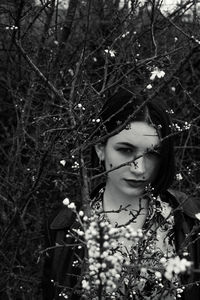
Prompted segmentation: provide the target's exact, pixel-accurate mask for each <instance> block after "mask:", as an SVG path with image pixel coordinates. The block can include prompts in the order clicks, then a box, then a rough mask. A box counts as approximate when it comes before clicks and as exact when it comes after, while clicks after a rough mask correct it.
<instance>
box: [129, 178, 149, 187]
mask: <svg viewBox="0 0 200 300" xmlns="http://www.w3.org/2000/svg"><path fill="white" fill-rule="evenodd" d="M124 180H125V182H126V183H127V184H128V185H129V186H131V187H140V186H144V185H145V183H146V181H144V180H132V179H124Z"/></svg>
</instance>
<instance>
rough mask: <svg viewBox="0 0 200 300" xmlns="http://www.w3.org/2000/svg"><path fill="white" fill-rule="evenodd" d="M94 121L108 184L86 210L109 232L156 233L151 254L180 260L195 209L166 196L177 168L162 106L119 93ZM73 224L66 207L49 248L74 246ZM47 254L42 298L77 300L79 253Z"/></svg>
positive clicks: (198, 256) (195, 251)
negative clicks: (116, 229)
mask: <svg viewBox="0 0 200 300" xmlns="http://www.w3.org/2000/svg"><path fill="white" fill-rule="evenodd" d="M99 118H100V120H101V122H100V124H99V125H98V127H97V129H96V131H95V132H96V136H98V137H99V136H100V138H99V139H98V141H97V142H96V145H95V147H94V148H95V153H96V155H97V157H98V159H99V162H100V164H101V165H103V166H104V172H103V173H105V174H106V179H105V182H103V183H101V184H100V185H98V186H97V188H95V190H94V191H93V192H92V195H91V199H92V202H91V209H92V210H93V211H95V213H97V214H99V215H100V216H101V217H102V216H103V218H104V219H106V220H107V221H108V222H109V223H110V224H111V225H112V226H113V227H125V226H127V225H130V226H131V227H132V228H133V229H134V230H136V231H137V230H138V229H139V230H143V231H145V230H147V229H148V230H152V231H153V230H154V231H155V239H154V244H155V249H157V250H158V249H159V253H162V254H163V255H165V254H166V253H167V254H169V253H171V254H172V253H177V254H181V253H182V248H181V247H182V245H183V243H184V240H185V237H186V235H188V233H189V232H190V231H191V229H192V228H193V226H194V224H197V219H196V218H195V215H196V214H197V213H198V212H199V211H200V209H199V207H197V204H196V203H195V201H194V200H189V199H188V198H187V196H186V195H185V194H183V193H180V192H175V191H170V190H169V188H170V185H171V184H172V182H173V179H174V175H175V162H174V151H173V134H172V131H171V128H172V126H171V122H170V119H169V116H168V113H167V112H166V110H165V109H164V108H163V107H162V105H161V103H160V102H158V101H150V102H148V101H146V102H145V98H144V96H138V95H137V97H136V96H135V95H134V93H133V92H132V91H130V90H125V89H123V90H120V91H118V92H117V93H116V94H115V95H114V96H112V97H111V98H110V99H108V100H107V102H106V103H105V105H104V106H103V108H102V111H101V113H100V116H99ZM96 178H99V177H98V176H96ZM149 191H150V192H149ZM152 199H153V200H152ZM152 201H153V202H152ZM180 207H181V209H179V208H180ZM170 216H172V217H171V218H170ZM76 223H77V222H76V220H75V214H74V213H72V211H71V210H69V209H68V208H67V207H66V208H63V209H62V210H61V212H60V213H59V214H58V215H56V217H55V218H53V219H52V221H51V222H50V225H49V234H48V236H49V239H50V245H52V246H54V245H55V243H57V244H59V245H63V244H65V245H69V244H73V239H72V238H71V237H69V236H67V237H66V233H67V231H68V230H69V229H70V228H75V227H76V226H77V224H76ZM193 239H195V237H194V236H193ZM119 243H120V245H121V246H122V249H128V250H129V251H130V250H131V247H132V244H131V241H130V240H127V239H125V238H123V237H122V238H121V239H120V240H119ZM199 249H200V248H199V241H198V240H197V241H195V242H194V243H190V246H189V249H188V251H189V252H190V256H189V259H190V260H192V261H193V263H194V268H195V269H198V268H199V266H200V253H199V251H200V250H199ZM140 250H141V249H140ZM48 255H49V257H48V259H47V260H46V262H45V268H44V287H43V290H44V299H48V300H50V299H64V298H65V297H66V298H67V297H68V298H67V299H79V298H80V295H78V294H77V293H76V288H77V285H78V284H79V282H78V279H79V275H80V274H81V267H80V266H76V265H75V264H74V261H75V258H76V257H77V256H79V257H81V258H83V257H84V251H83V250H82V249H77V248H73V247H69V246H65V247H57V248H53V249H52V250H50V251H48ZM185 280H186V279H185ZM197 280H199V275H198V273H194V272H193V273H192V274H191V276H190V278H187V282H195V281H197ZM64 286H65V287H68V289H66V291H67V292H66V294H67V295H68V296H65V292H64V293H62V292H61V291H63V287H64ZM148 289H149V287H148ZM123 292H124V291H122V290H121V291H120V293H121V294H122V298H119V295H118V296H116V299H125V298H123V297H125V296H123ZM148 292H149V291H148ZM192 296H193V298H194V299H199V298H200V293H199V288H198V287H197V286H196V285H191V287H190V288H188V289H186V290H185V292H184V293H183V294H182V299H186V300H187V299H189V298H190V297H192ZM127 299H128V298H127ZM132 299H133V298H132ZM163 299H164V298H163ZM166 299H173V298H166Z"/></svg>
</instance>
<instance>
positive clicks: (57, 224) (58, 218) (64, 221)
mask: <svg viewBox="0 0 200 300" xmlns="http://www.w3.org/2000/svg"><path fill="white" fill-rule="evenodd" d="M75 218H76V215H75V213H74V212H73V211H72V210H71V209H69V208H68V207H66V206H64V207H62V208H61V209H60V211H59V212H58V213H57V214H56V215H55V216H54V217H53V218H52V219H51V221H50V224H49V227H50V229H52V230H60V229H66V228H70V227H71V226H72V224H73V223H74V221H75Z"/></svg>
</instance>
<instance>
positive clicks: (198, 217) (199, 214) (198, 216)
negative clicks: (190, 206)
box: [195, 212, 200, 221]
mask: <svg viewBox="0 0 200 300" xmlns="http://www.w3.org/2000/svg"><path fill="white" fill-rule="evenodd" d="M195 217H196V218H197V219H198V220H199V221H200V212H199V213H197V214H196V215H195Z"/></svg>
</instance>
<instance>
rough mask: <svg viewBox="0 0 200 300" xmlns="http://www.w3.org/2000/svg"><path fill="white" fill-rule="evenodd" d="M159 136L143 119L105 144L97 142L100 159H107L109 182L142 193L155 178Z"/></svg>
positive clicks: (122, 189) (126, 191) (125, 190)
mask: <svg viewBox="0 0 200 300" xmlns="http://www.w3.org/2000/svg"><path fill="white" fill-rule="evenodd" d="M159 142H160V141H159V137H158V133H157V131H156V129H155V128H154V127H153V126H151V125H149V124H148V123H146V122H143V121H135V122H132V123H130V128H129V129H124V130H122V131H121V132H120V133H118V134H116V135H114V136H112V137H110V138H109V139H108V140H107V143H106V144H105V145H102V144H98V145H96V147H95V148H96V152H97V155H98V157H99V159H101V160H103V161H104V162H105V168H106V171H109V170H111V169H114V168H116V167H119V166H120V165H121V164H126V163H128V162H131V161H132V163H130V164H127V165H124V166H122V167H120V168H117V169H115V170H113V171H111V172H109V173H108V179H107V184H108V186H110V187H111V188H112V189H113V188H114V189H116V191H117V190H118V191H119V192H120V193H122V194H124V195H127V196H128V195H129V196H131V195H132V196H135V197H136V196H140V195H142V194H143V192H144V188H145V186H147V185H148V184H149V183H151V182H153V180H154V179H155V177H156V175H157V173H158V169H159V165H160V152H159Z"/></svg>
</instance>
